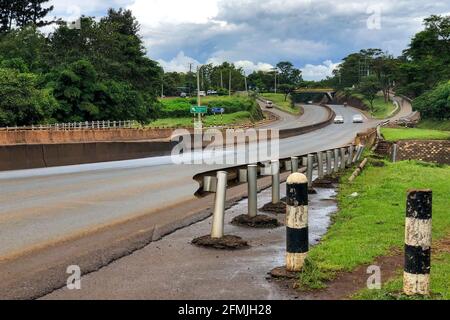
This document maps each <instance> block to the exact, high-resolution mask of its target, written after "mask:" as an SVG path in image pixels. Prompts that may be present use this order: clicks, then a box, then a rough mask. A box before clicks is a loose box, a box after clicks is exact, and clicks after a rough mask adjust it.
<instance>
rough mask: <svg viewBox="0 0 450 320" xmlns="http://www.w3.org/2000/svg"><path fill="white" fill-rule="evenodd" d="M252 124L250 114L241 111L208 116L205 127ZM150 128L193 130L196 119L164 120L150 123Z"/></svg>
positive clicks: (205, 119)
mask: <svg viewBox="0 0 450 320" xmlns="http://www.w3.org/2000/svg"><path fill="white" fill-rule="evenodd" d="M247 124H252V121H251V115H250V112H247V111H241V112H236V113H231V114H224V115H223V116H221V115H216V116H206V117H204V118H203V125H204V126H206V127H213V126H227V125H247ZM147 127H149V128H192V127H194V118H193V117H190V118H164V119H158V120H156V121H154V122H152V123H150V124H149V125H148V126H147Z"/></svg>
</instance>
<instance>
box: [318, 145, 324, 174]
mask: <svg viewBox="0 0 450 320" xmlns="http://www.w3.org/2000/svg"><path fill="white" fill-rule="evenodd" d="M317 168H318V169H317V170H318V176H319V179H322V178H323V176H324V172H323V153H322V152H318V153H317Z"/></svg>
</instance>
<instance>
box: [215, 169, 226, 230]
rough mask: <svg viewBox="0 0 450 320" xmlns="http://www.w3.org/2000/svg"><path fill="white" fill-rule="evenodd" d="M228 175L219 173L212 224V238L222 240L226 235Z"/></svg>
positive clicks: (223, 172)
mask: <svg viewBox="0 0 450 320" xmlns="http://www.w3.org/2000/svg"><path fill="white" fill-rule="evenodd" d="M227 182H228V173H227V172H226V171H219V172H218V173H217V187H216V190H217V191H216V199H215V204H214V216H213V222H212V230H211V238H213V239H221V238H223V235H224V224H225V200H226V197H227Z"/></svg>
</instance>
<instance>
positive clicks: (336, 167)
mask: <svg viewBox="0 0 450 320" xmlns="http://www.w3.org/2000/svg"><path fill="white" fill-rule="evenodd" d="M333 168H334V173H338V172H339V149H334V167H333Z"/></svg>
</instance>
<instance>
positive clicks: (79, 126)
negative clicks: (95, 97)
mask: <svg viewBox="0 0 450 320" xmlns="http://www.w3.org/2000/svg"><path fill="white" fill-rule="evenodd" d="M139 127H140V125H139V123H138V122H137V121H130V120H127V121H109V120H108V121H90V122H89V121H86V122H70V123H55V124H47V125H32V126H19V127H1V128H0V131H23V130H55V131H67V130H71V131H77V130H94V129H95V130H111V129H137V128H139Z"/></svg>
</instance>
